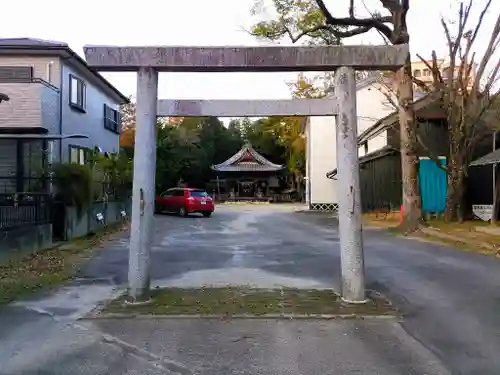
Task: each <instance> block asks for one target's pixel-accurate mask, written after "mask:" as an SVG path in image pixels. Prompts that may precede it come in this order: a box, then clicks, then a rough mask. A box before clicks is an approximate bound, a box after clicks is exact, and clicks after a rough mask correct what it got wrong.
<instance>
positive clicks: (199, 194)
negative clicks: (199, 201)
mask: <svg viewBox="0 0 500 375" xmlns="http://www.w3.org/2000/svg"><path fill="white" fill-rule="evenodd" d="M191 196H192V197H203V198H206V197H208V194H207V192H206V191H201V190H194V191H191Z"/></svg>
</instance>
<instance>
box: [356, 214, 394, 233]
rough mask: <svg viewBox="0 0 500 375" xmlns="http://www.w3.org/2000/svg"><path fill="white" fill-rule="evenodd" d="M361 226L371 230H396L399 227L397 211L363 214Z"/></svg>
mask: <svg viewBox="0 0 500 375" xmlns="http://www.w3.org/2000/svg"><path fill="white" fill-rule="evenodd" d="M363 224H364V225H365V226H366V227H373V228H381V229H383V228H387V229H391V228H397V227H398V225H399V211H391V212H370V213H365V214H363Z"/></svg>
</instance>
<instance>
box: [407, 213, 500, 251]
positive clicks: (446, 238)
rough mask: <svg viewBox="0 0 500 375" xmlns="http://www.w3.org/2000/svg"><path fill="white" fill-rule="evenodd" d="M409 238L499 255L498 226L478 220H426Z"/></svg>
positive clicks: (499, 233)
mask: <svg viewBox="0 0 500 375" xmlns="http://www.w3.org/2000/svg"><path fill="white" fill-rule="evenodd" d="M411 238H414V239H421V240H425V241H429V242H433V243H439V244H443V245H449V246H452V247H454V248H457V249H460V250H465V251H470V252H475V253H480V254H484V255H494V256H500V228H498V227H496V226H492V225H491V224H489V223H487V222H483V221H479V220H470V221H465V222H463V223H456V222H454V223H453V222H452V223H447V222H444V221H440V220H429V221H426V226H425V227H424V226H422V227H421V228H420V230H419V231H417V232H415V233H411Z"/></svg>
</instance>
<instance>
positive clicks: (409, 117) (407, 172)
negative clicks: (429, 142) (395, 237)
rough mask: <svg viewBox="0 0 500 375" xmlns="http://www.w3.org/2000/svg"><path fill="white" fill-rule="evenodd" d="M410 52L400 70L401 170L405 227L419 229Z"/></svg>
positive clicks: (407, 230)
mask: <svg viewBox="0 0 500 375" xmlns="http://www.w3.org/2000/svg"><path fill="white" fill-rule="evenodd" d="M411 74H412V72H411V63H410V55H408V57H407V59H406V63H405V65H404V66H403V67H402V68H401V69H399V70H398V72H397V75H396V77H397V81H398V90H397V93H398V101H399V109H398V111H399V126H400V135H401V146H400V151H401V170H402V178H403V209H404V218H403V228H404V229H405V231H406V232H412V231H415V230H416V229H418V226H419V224H420V220H421V217H422V211H421V199H420V189H419V185H418V156H417V150H416V144H417V129H416V124H415V111H414V108H413V83H412V80H411Z"/></svg>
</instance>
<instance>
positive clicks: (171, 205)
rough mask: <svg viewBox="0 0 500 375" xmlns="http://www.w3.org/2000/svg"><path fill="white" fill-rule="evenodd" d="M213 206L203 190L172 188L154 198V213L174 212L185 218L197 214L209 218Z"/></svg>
mask: <svg viewBox="0 0 500 375" xmlns="http://www.w3.org/2000/svg"><path fill="white" fill-rule="evenodd" d="M214 209H215V205H214V202H213V200H212V198H210V197H209V196H208V194H207V192H206V191H205V190H201V189H188V188H173V189H169V190H167V191H166V192H164V193H161V194H160V195H159V196H157V197H156V198H155V212H175V213H178V214H179V215H181V216H187V215H189V214H191V213H194V212H198V213H200V214H202V215H203V216H205V217H210V215H212V212H214Z"/></svg>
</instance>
